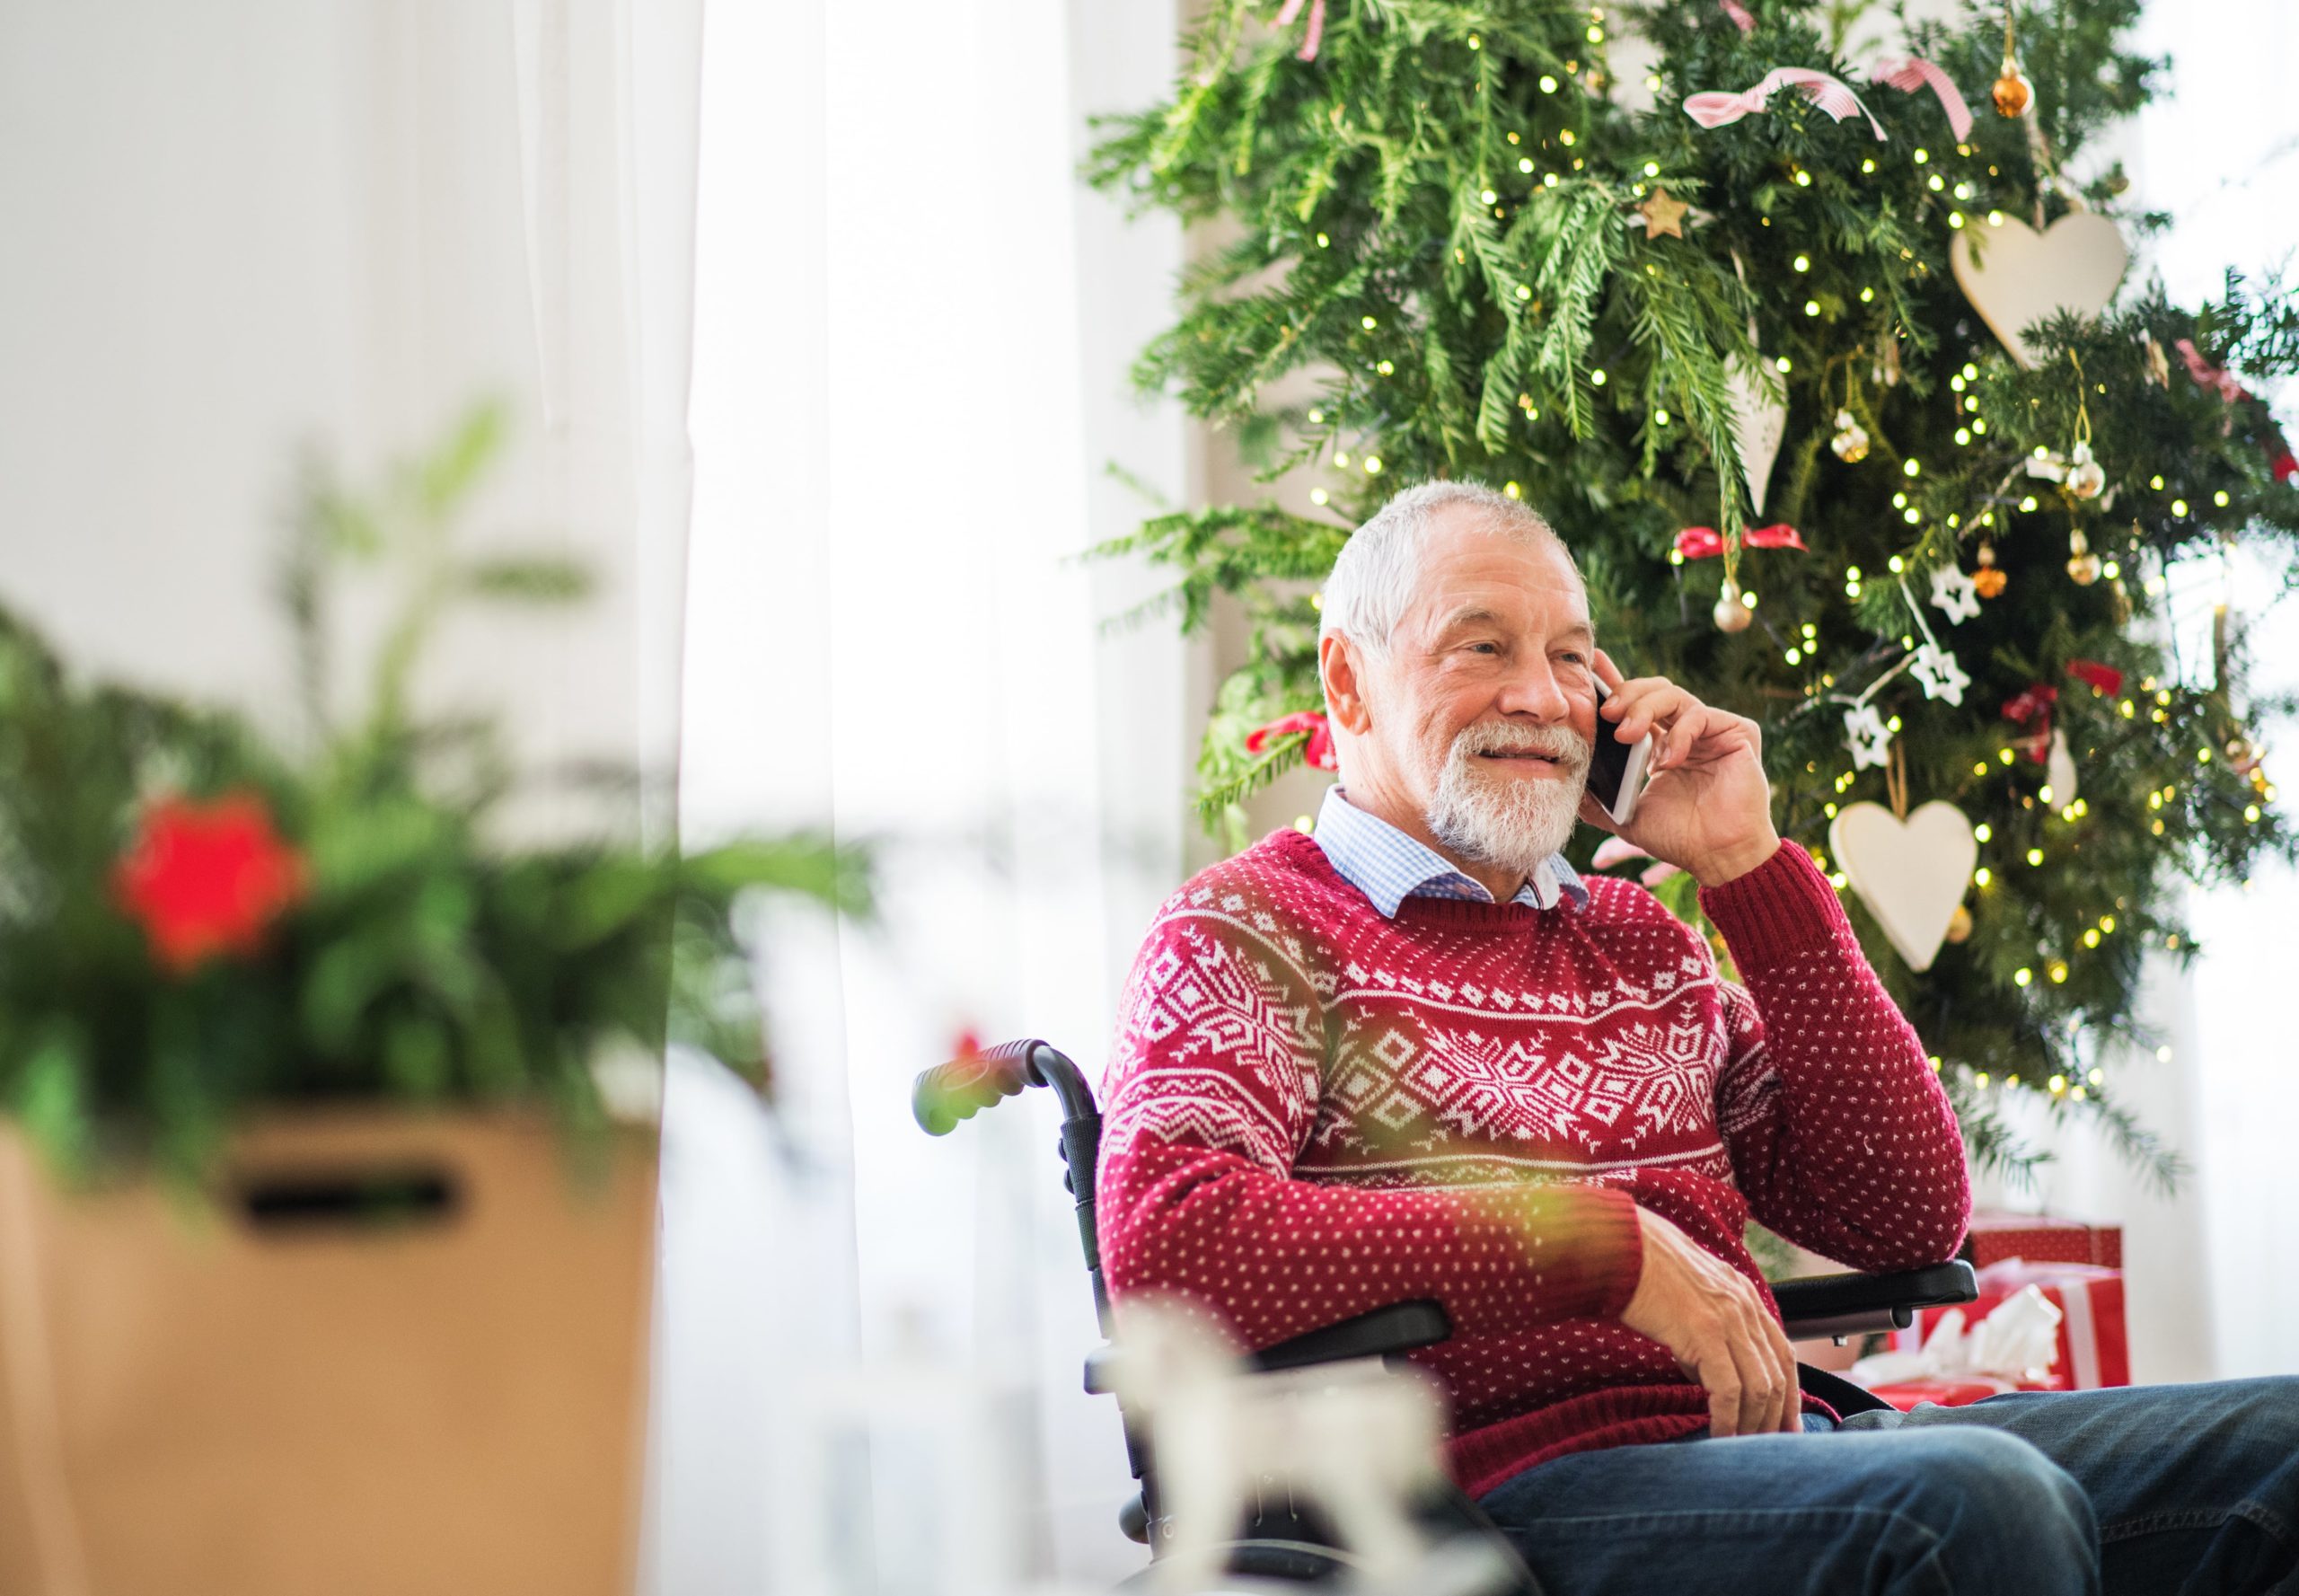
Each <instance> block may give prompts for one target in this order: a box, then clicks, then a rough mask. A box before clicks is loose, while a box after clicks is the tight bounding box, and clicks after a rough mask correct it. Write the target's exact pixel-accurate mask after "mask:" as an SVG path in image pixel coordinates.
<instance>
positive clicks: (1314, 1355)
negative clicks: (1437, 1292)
mask: <svg viewBox="0 0 2299 1596" xmlns="http://www.w3.org/2000/svg"><path fill="white" fill-rule="evenodd" d="M1452 1333H1453V1320H1452V1317H1451V1316H1450V1315H1449V1314H1448V1313H1447V1312H1446V1311H1445V1309H1444V1307H1443V1305H1442V1304H1440V1303H1437V1302H1431V1301H1420V1302H1392V1303H1391V1304H1389V1306H1387V1308H1376V1309H1373V1310H1372V1311H1371V1312H1370V1313H1361V1314H1359V1315H1358V1316H1357V1317H1356V1318H1345V1319H1343V1320H1342V1321H1341V1322H1340V1323H1339V1324H1336V1325H1323V1326H1320V1327H1317V1329H1314V1330H1306V1331H1304V1332H1302V1333H1301V1334H1300V1335H1299V1336H1294V1337H1293V1339H1292V1340H1290V1341H1281V1342H1279V1343H1278V1344H1277V1345H1275V1346H1265V1347H1264V1348H1262V1349H1261V1351H1259V1352H1257V1353H1255V1354H1253V1355H1252V1356H1250V1357H1249V1358H1247V1359H1246V1362H1247V1364H1249V1365H1250V1366H1251V1367H1252V1368H1253V1369H1254V1370H1255V1372H1257V1373H1262V1374H1270V1373H1274V1372H1275V1371H1278V1370H1280V1369H1307V1368H1308V1367H1310V1366H1311V1365H1312V1364H1317V1363H1343V1362H1348V1361H1349V1360H1350V1359H1352V1358H1385V1357H1391V1356H1394V1355H1395V1354H1398V1353H1408V1352H1411V1351H1413V1350H1414V1348H1415V1347H1420V1346H1434V1345H1437V1343H1439V1342H1440V1341H1442V1340H1444V1339H1445V1338H1446V1337H1447V1336H1450V1335H1451V1334H1452Z"/></svg>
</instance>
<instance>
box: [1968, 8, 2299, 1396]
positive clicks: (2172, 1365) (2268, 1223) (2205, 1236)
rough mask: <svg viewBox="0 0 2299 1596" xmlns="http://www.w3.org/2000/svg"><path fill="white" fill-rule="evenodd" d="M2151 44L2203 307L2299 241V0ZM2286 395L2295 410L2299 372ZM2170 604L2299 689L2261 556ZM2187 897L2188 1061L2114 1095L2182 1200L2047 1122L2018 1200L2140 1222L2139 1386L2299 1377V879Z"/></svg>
mask: <svg viewBox="0 0 2299 1596" xmlns="http://www.w3.org/2000/svg"><path fill="white" fill-rule="evenodd" d="M2137 43H2138V48H2142V49H2145V50H2150V51H2155V52H2162V53H2168V54H2169V55H2171V57H2172V71H2171V83H2170V87H2171V93H2169V94H2168V95H2167V96H2166V97H2165V98H2164V99H2163V100H2162V101H2161V102H2159V103H2158V104H2156V105H2155V106H2153V107H2151V108H2150V109H2149V110H2147V111H2145V113H2143V114H2142V115H2141V116H2140V117H2138V118H2137V119H2135V121H2134V122H2133V123H2132V124H2131V125H2130V126H2129V127H2127V128H2125V129H2124V130H2123V131H2122V134H2121V135H2120V137H2119V138H2118V150H2117V151H2116V153H2118V154H2121V155H2122V156H2123V158H2124V159H2125V161H2126V163H2127V166H2128V167H2129V169H2130V171H2131V172H2132V174H2133V177H2134V180H2135V192H2134V195H2133V198H2136V199H2139V200H2142V201H2144V203H2145V205H2146V206H2147V207H2150V208H2156V209H2162V210H2165V211H2169V212H2170V213H2171V215H2172V216H2173V217H2174V218H2175V221H2174V225H2173V226H2172V227H2171V230H2170V231H2169V232H2168V233H2166V234H2162V235H2160V236H2158V237H2157V238H2155V239H2153V240H2151V241H2148V242H2146V243H2145V246H2144V247H2143V248H2142V249H2141V250H2140V251H2138V265H2137V267H2136V269H2138V270H2143V271H2144V270H2156V271H2161V272H2162V275H2163V278H2164V280H2165V282H2166V285H2167V286H2168V287H2169V288H2170V290H2171V294H2172V296H2173V297H2174V298H2175V299H2178V300H2180V301H2183V302H2186V303H2189V304H2194V303H2198V302H2200V301H2201V300H2203V299H2204V298H2207V297H2208V296H2210V295H2213V294H2215V293H2216V292H2217V291H2218V289H2219V287H2220V278H2221V274H2222V272H2223V271H2224V269H2225V268H2227V267H2228V266H2231V265H2232V266H2236V267H2240V268H2242V269H2245V270H2246V271H2247V272H2248V273H2251V274H2254V275H2255V274H2257V273H2258V272H2259V271H2261V270H2263V269H2267V268H2269V267H2272V266H2274V265H2276V264H2277V262H2279V261H2281V260H2285V259H2286V258H2289V257H2291V256H2292V254H2293V251H2294V250H2295V249H2299V221H2295V219H2294V216H2293V213H2292V210H2291V207H2290V206H2289V205H2288V204H2287V203H2286V202H2285V200H2286V197H2287V196H2288V195H2289V193H2290V192H2291V191H2292V185H2293V183H2294V181H2299V134H2295V124H2294V122H2293V119H2292V117H2291V114H2290V110H2289V99H2288V92H2287V91H2288V84H2289V80H2290V77H2291V75H2292V73H2293V71H2294V69H2295V68H2299V13H2293V11H2292V10H2291V8H2290V7H2288V6H2287V5H2285V4H2280V3H2279V0H2219V3H2218V4H2214V5H2211V6H2209V7H2204V8H2198V7H2195V6H2191V5H2181V4H2175V3H2174V0H2156V3H2155V4H2152V5H2151V6H2150V7H2149V10H2148V12H2147V14H2146V16H2145V20H2144V22H2143V23H2142V26H2141V29H2140V31H2139V36H2138V40H2137ZM2172 380H2173V381H2175V382H2176V381H2180V380H2183V379H2182V378H2181V377H2180V376H2179V375H2177V374H2176V372H2175V375H2174V376H2173V379H2172ZM2270 397H2276V398H2278V399H2279V400H2280V401H2281V403H2280V405H2279V408H2280V409H2281V410H2282V413H2283V414H2284V416H2285V417H2286V419H2294V418H2293V412H2292V410H2291V409H2290V401H2292V400H2293V399H2295V398H2299V384H2286V391H2285V392H2284V393H2282V394H2281V395H2271V396H2270ZM2273 598H2274V595H2273V593H2272V591H2271V588H2270V586H2269V584H2268V580H2267V578H2266V575H2265V573H2264V571H2263V570H2262V569H2260V567H2259V565H2258V564H2256V563H2255V562H2253V561H2251V560H2244V559H2238V560H2233V561H2232V562H2230V563H2228V564H2227V565H2225V566H2223V565H2222V564H2221V563H2220V562H2219V561H2218V560H2201V561H2197V562H2191V563H2189V564H2188V565H2185V566H2183V567H2182V568H2180V569H2178V570H2176V571H2174V572H2173V573H2172V577H2171V624H2172V630H2173V634H2174V636H2175V638H2176V640H2177V642H2178V645H2179V647H2180V650H2181V652H2182V657H2183V661H2184V664H2185V667H2186V668H2187V669H2188V671H2189V675H2190V678H2191V679H2194V680H2204V681H2207V679H2208V676H2209V670H2210V666H2209V659H2210V655H2209V641H2208V639H2209V635H2210V622H2211V611H2212V607H2213V606H2214V605H2215V604H2217V603H2220V602H2223V601H2224V602H2225V603H2227V604H2229V605H2230V607H2231V609H2232V611H2233V613H2235V614H2236V615H2237V616H2239V617H2248V618H2256V619H2258V620H2259V628H2258V630H2257V631H2256V633H2255V634H2254V636H2253V639H2252V641H2253V646H2254V649H2255V657H2254V662H2253V685H2254V687H2255V688H2256V689H2257V690H2258V691H2259V692H2262V693H2266V692H2278V691H2283V692H2287V691H2290V690H2291V689H2292V688H2294V687H2295V686H2299V615H2295V613H2294V612H2293V606H2292V604H2290V603H2289V602H2287V601H2286V602H2285V603H2284V604H2281V605H2280V606H2279V607H2271V601H2272V600H2273ZM2198 673H2199V674H2198ZM2256 730H2257V731H2258V732H2259V735H2260V736H2262V737H2263V738H2264V739H2265V740H2266V741H2268V742H2269V743H2270V744H2273V745H2276V747H2277V749H2278V750H2279V751H2280V757H2276V758H2271V759H2270V761H2269V770H2270V772H2273V773H2275V774H2277V775H2278V776H2279V777H2281V778H2282V780H2280V783H2279V786H2280V789H2281V797H2280V799H2279V806H2280V807H2282V808H2283V810H2284V812H2285V813H2286V814H2288V813H2290V805H2291V803H2292V801H2293V794H2294V792H2295V791H2299V789H2295V788H2294V787H2293V785H2292V780H2291V773H2292V770H2293V765H2292V759H2293V755H2294V754H2299V726H2294V725H2287V724H2286V725H2285V726H2282V727H2275V726H2262V727H2257V728H2256ZM2278 766H2280V767H2281V768H2280V769H2279V770H2278V769H2277V767H2278ZM2189 907H2190V913H2191V915H2192V918H2193V922H2194V926H2195V930H2196V934H2197V939H2198V942H2199V943H2200V945H2201V946H2202V948H2203V949H2204V952H2203V954H2202V956H2201V957H2199V958H2198V960H2197V961H2196V963H2195V965H2194V966H2193V967H2192V970H2191V972H2190V973H2189V974H2186V975H2181V974H2179V973H2178V972H2177V971H2176V970H2175V969H2174V968H2173V967H2172V966H2170V965H2169V963H2168V961H2163V962H2161V963H2160V964H2159V966H2158V967H2156V968H2155V969H2154V971H2153V973H2152V974H2151V977H2150V981H2149V986H2148V994H2149V995H2148V1002H2147V1006H2146V1007H2147V1012H2148V1013H2149V1014H2150V1016H2151V1017H2152V1018H2153V1019H2154V1023H2155V1024H2156V1025H2157V1026H2158V1027H2161V1028H2162V1030H2163V1031H2164V1033H2165V1034H2166V1035H2167V1036H2169V1038H2170V1047H2171V1056H2170V1058H2169V1059H2167V1060H2160V1061H2159V1060H2157V1059H2154V1058H2149V1057H2145V1056H2144V1055H2143V1056H2139V1057H2134V1058H2129V1059H2127V1060H2126V1061H2125V1062H2124V1063H2122V1064H2121V1065H2120V1066H2118V1068H2117V1071H2116V1075H2117V1082H2118V1094H2119V1096H2121V1097H2122V1098H2123V1099H2124V1100H2125V1101H2126V1102H2127V1103H2128V1104H2129V1105H2130V1106H2131V1107H2133V1108H2134V1109H2135V1111H2136V1113H2137V1114H2138V1115H2139V1116H2140V1117H2141V1118H2142V1119H2143V1120H2144V1121H2145V1123H2146V1124H2148V1125H2149V1126H2150V1127H2152V1128H2153V1129H2154V1130H2156V1131H2158V1132H2159V1133H2162V1134H2163V1135H2164V1136H2165V1137H2166V1138H2167V1139H2168V1140H2169V1141H2170V1142H2172V1143H2173V1144H2174V1145H2175V1146H2176V1147H2178V1148H2179V1149H2180V1151H2181V1152H2182V1153H2184V1154H2185V1155H2186V1156H2187V1158H2188V1159H2189V1161H2190V1162H2191V1163H2192V1164H2193V1165H2194V1167H2195V1173H2194V1175H2193V1176H2191V1177H2189V1180H2188V1181H2187V1183H2186V1184H2185V1185H2184V1186H2183V1187H2182V1189H2181V1190H2180V1193H2179V1194H2178V1195H2176V1196H2175V1197H2166V1196H2164V1195H2161V1194H2159V1193H2155V1192H2153V1191H2150V1190H2147V1189H2145V1188H2143V1187H2142V1186H2140V1185H2139V1184H2138V1183H2137V1182H2136V1181H2135V1180H2134V1179H2133V1177H2132V1175H2131V1172H2130V1170H2129V1168H2128V1167H2127V1165H2125V1164H2124V1163H2123V1162H2121V1161H2120V1160H2118V1158H2117V1156H2116V1155H2115V1154H2114V1153H2112V1152H2111V1151H2109V1150H2108V1149H2106V1148H2105V1147H2103V1146H2101V1144H2100V1142H2099V1141H2098V1140H2097V1138H2095V1137H2093V1136H2092V1135H2090V1134H2089V1133H2072V1134H2069V1133H2063V1134H2059V1135H2057V1136H2054V1135H2051V1134H2049V1133H2048V1127H2044V1126H2043V1125H2041V1124H2040V1123H2039V1124H2038V1126H2037V1129H2038V1130H2039V1133H2043V1135H2044V1139H2045V1140H2046V1141H2047V1142H2050V1143H2052V1144H2054V1145H2056V1146H2057V1150H2058V1151H2059V1154H2060V1161H2059V1163H2058V1164H2057V1166H2056V1167H2053V1168H2049V1169H2048V1171H2047V1172H2046V1173H2045V1175H2044V1177H2043V1178H2042V1180H2041V1182H2040V1183H2039V1186H2038V1187H2037V1189H2036V1190H2035V1191H2034V1192H2032V1193H2027V1194H2009V1195H2011V1196H2012V1197H2013V1200H2014V1201H2015V1202H2021V1203H2023V1204H2027V1203H2037V1202H2039V1203H2040V1204H2042V1205H2043V1206H2046V1207H2048V1208H2051V1209H2054V1210H2056V1211H2059V1212H2068V1213H2073V1214H2076V1215H2080V1216H2082V1217H2085V1218H2089V1219H2092V1220H2095V1221H2119V1222H2121V1223H2122V1224H2123V1225H2124V1227H2125V1230H2126V1235H2125V1256H2126V1268H2127V1273H2128V1274H2129V1277H2130V1288H2131V1289H2130V1292H2129V1293H2128V1302H2129V1315H2130V1320H2131V1336H2132V1362H2133V1373H2134V1376H2135V1378H2136V1379H2138V1380H2149V1381H2154V1380H2207V1379H2224V1378H2233V1377H2237V1376H2242V1375H2253V1374H2269V1373H2292V1372H2295V1371H2299V1248H2294V1246H2293V1245H2292V1241H2291V1239H2290V1235H2289V1231H2288V1221H2289V1216H2290V1215H2291V1214H2293V1213H2294V1212H2299V1161H2295V1160H2293V1159H2292V1158H2291V1157H2290V1154H2289V1151H2288V1150H2287V1148H2286V1147H2285V1146H2284V1145H2283V1144H2282V1142H2281V1141H2280V1140H2279V1139H2278V1137H2277V1131H2278V1128H2279V1127H2282V1126H2286V1125H2288V1124H2291V1123H2292V1122H2293V1116H2294V1115H2299V1071H2294V1069H2293V1064H2294V1063H2295V1062H2299V1049H2295V1047H2294V1045H2293V1044H2292V1042H2291V1040H2290V1025H2289V1021H2288V1017H2287V1016H2286V1015H2285V1014H2284V1013H2283V1012H2282V1004H2283V1001H2284V994H2285V993H2286V991H2287V989H2288V983H2289V974H2290V966H2291V958H2292V954H2293V952H2294V950H2295V949H2299V930H2295V929H2294V927H2295V922H2299V877H2295V876H2294V874H2293V872H2292V871H2291V870H2289V869H2286V868H2268V869H2261V870H2259V872H2257V874H2256V875H2255V876H2254V877H2253V879H2252V881H2251V884H2250V886H2248V887H2234V886H2231V887H2222V888H2216V889H2213V890H2210V891H2204V892H2198V893H2196V894H2194V895H2192V897H2191V899H2190V905H2189Z"/></svg>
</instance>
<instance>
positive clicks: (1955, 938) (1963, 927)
mask: <svg viewBox="0 0 2299 1596" xmlns="http://www.w3.org/2000/svg"><path fill="white" fill-rule="evenodd" d="M1971 934H1972V912H1971V911H1970V910H1969V909H1967V908H1965V907H1964V906H1963V905H1962V904H1957V905H1956V912H1955V913H1953V914H1951V915H1950V916H1948V940H1950V941H1951V942H1960V941H1962V940H1963V939H1965V938H1966V937H1969V936H1970V935H1971Z"/></svg>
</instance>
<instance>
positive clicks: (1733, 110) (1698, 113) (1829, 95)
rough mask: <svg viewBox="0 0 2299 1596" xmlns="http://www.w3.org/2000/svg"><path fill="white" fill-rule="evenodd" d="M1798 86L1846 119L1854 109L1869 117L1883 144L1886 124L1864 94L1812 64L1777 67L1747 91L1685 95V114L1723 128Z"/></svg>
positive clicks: (1809, 97) (1816, 102)
mask: <svg viewBox="0 0 2299 1596" xmlns="http://www.w3.org/2000/svg"><path fill="white" fill-rule="evenodd" d="M1783 88H1791V89H1794V90H1795V91H1796V92H1797V93H1800V94H1801V95H1803V96H1804V98H1805V99H1807V100H1810V101H1811V102H1812V103H1813V104H1814V105H1817V106H1819V108H1820V109H1821V110H1824V111H1826V112H1828V115H1830V116H1832V117H1834V118H1835V119H1837V121H1839V122H1841V121H1843V120H1844V119H1845V118H1846V117H1848V116H1850V115H1851V114H1852V113H1853V112H1854V111H1855V110H1856V111H1858V112H1859V113H1860V114H1861V115H1862V116H1863V117H1866V118H1867V119H1868V126H1869V127H1871V128H1874V129H1875V133H1876V138H1877V141H1878V142H1879V143H1881V142H1882V141H1883V137H1884V125H1883V124H1882V123H1881V122H1879V121H1878V120H1877V119H1876V113H1875V112H1873V111H1872V110H1869V109H1868V108H1867V107H1866V106H1864V105H1863V104H1861V103H1860V96H1859V95H1857V94H1855V93H1853V92H1852V91H1851V89H1850V88H1848V87H1847V86H1845V83H1844V81H1843V80H1842V79H1841V78H1834V77H1830V76H1829V75H1828V74H1827V73H1825V72H1815V71H1814V70H1812V68H1810V66H1775V67H1774V68H1773V69H1772V70H1771V71H1770V72H1767V73H1766V74H1765V75H1764V81H1763V82H1762V83H1759V84H1757V86H1756V87H1755V88H1753V89H1750V90H1748V91H1747V92H1746V93H1740V94H1727V93H1723V92H1722V90H1718V89H1709V90H1705V91H1704V92H1703V93H1698V94H1687V96H1685V114H1686V115H1687V116H1688V117H1690V118H1691V119H1693V120H1694V121H1696V122H1698V123H1699V124H1700V125H1701V126H1702V127H1704V128H1722V127H1723V126H1724V125H1725V124H1727V123H1729V122H1737V121H1739V120H1740V119H1741V118H1742V117H1748V116H1754V115H1755V114H1756V113H1757V112H1758V111H1760V110H1764V109H1765V101H1767V100H1769V99H1771V98H1772V96H1773V93H1774V91H1775V90H1778V89H1783Z"/></svg>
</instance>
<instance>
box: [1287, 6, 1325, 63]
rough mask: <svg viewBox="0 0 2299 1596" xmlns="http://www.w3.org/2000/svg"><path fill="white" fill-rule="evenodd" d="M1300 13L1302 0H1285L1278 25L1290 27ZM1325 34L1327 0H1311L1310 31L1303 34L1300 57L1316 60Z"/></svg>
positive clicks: (1305, 59)
mask: <svg viewBox="0 0 2299 1596" xmlns="http://www.w3.org/2000/svg"><path fill="white" fill-rule="evenodd" d="M1300 14H1301V0H1285V9H1284V10H1282V11H1281V12H1279V13H1277V25H1278V26H1279V27H1281V28H1290V27H1291V26H1292V25H1293V19H1294V18H1295V17H1297V16H1299V15H1300ZM1325 36H1326V0H1309V26H1308V31H1307V32H1306V33H1305V34H1304V35H1303V36H1302V40H1301V48H1300V51H1299V55H1300V58H1301V59H1302V60H1304V61H1314V60H1316V59H1317V46H1318V44H1319V43H1321V42H1322V41H1323V40H1324V39H1325Z"/></svg>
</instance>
